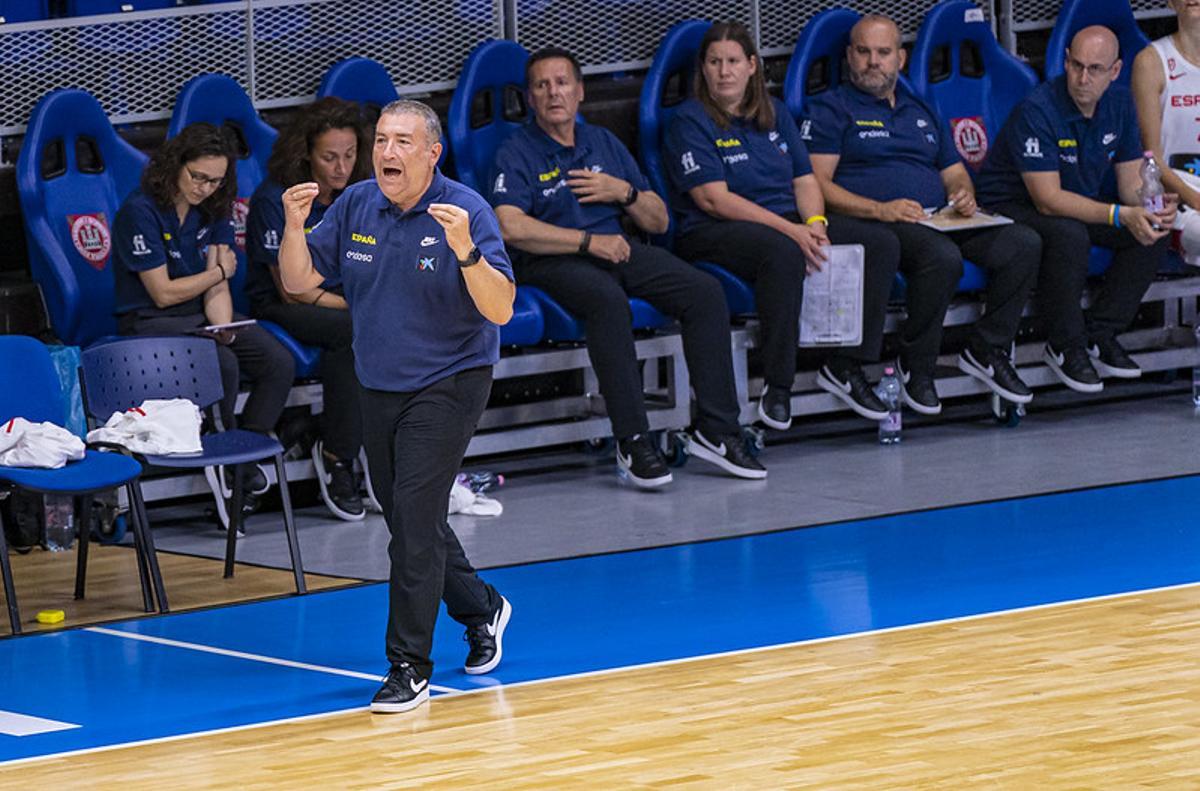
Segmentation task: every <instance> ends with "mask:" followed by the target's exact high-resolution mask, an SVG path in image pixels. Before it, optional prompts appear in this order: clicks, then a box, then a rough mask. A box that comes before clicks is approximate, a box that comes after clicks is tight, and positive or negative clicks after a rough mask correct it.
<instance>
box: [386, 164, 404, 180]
mask: <svg viewBox="0 0 1200 791" xmlns="http://www.w3.org/2000/svg"><path fill="white" fill-rule="evenodd" d="M403 174H404V171H403V170H401V169H400V168H395V167H388V166H387V165H384V167H383V175H384V177H385V178H389V179H394V178H398V177H400V176H401V175H403Z"/></svg>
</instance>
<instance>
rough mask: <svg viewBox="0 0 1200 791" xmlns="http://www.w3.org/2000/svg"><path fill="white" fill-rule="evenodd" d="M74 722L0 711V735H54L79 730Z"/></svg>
mask: <svg viewBox="0 0 1200 791" xmlns="http://www.w3.org/2000/svg"><path fill="white" fill-rule="evenodd" d="M78 727H80V726H79V725H76V724H75V723H73V722H59V721H58V720H48V719H45V718H44V717H32V716H30V715H28V714H18V713H17V712H15V711H0V733H4V734H7V735H9V736H36V735H37V734H39V733H54V732H55V731H69V730H71V729H72V728H78Z"/></svg>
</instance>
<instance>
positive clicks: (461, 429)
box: [361, 367, 500, 678]
mask: <svg viewBox="0 0 1200 791" xmlns="http://www.w3.org/2000/svg"><path fill="white" fill-rule="evenodd" d="M491 387H492V370H491V368H489V367H482V368H470V369H467V370H465V371H460V372H459V373H456V374H452V375H450V376H447V377H446V378H445V379H441V380H439V381H437V382H434V383H433V384H431V385H428V386H427V387H425V388H424V389H422V390H417V391H413V392H404V393H400V392H386V391H383V390H372V389H370V388H366V387H364V388H362V389H361V394H362V415H363V423H364V429H365V430H364V432H363V442H364V447H365V448H366V450H367V461H368V464H369V466H370V468H371V486H372V488H373V489H374V491H375V494H376V495H377V496H378V497H379V504H380V505H381V506H382V507H383V516H384V519H386V520H387V526H388V531H389V532H390V533H391V541H390V542H389V543H388V557H389V558H390V560H391V575H390V576H389V578H388V621H387V633H386V643H387V658H388V661H389V662H391V664H392V665H393V666H395V665H398V664H400V663H401V662H408V663H410V664H412V665H413V666H414V667H416V668H417V670H419V671H420V672H421V674H422V675H423V676H425V677H426V678H429V677H430V675H431V674H432V672H433V660H432V659H431V658H430V654H431V652H432V650H433V627H434V623H435V622H436V621H437V615H438V602H439V601H445V602H446V611H447V612H448V613H449V614H450V617H451V618H453V619H454V620H456V621H458V622H459V623H461V624H464V625H467V626H474V625H477V624H480V623H485V622H486V621H487V620H488V618H489V617H491V614H492V613H493V612H495V611H496V608H497V607H499V605H500V595H499V594H498V593H496V589H495V588H493V587H492V586H491V585H488V584H487V583H485V582H484V581H483V580H481V579H480V578H479V576H478V575H477V574H476V573H475V569H474V568H472V566H471V562H470V561H469V560H467V555H466V553H465V552H464V551H463V548H462V544H460V543H459V541H458V537H457V536H456V535H454V531H453V530H452V529H450V525H449V524H447V522H446V512H447V510H448V509H449V507H450V487H451V485H452V484H453V483H454V477H455V476H456V475H457V474H458V470H459V466H460V465H461V464H462V458H463V454H464V453H465V452H466V450H467V444H468V443H469V442H470V441H471V435H472V434H473V433H474V432H475V424H476V423H478V422H479V416H480V415H481V414H483V408H484V407H485V406H486V405H487V400H488V394H489V393H490V392H491Z"/></svg>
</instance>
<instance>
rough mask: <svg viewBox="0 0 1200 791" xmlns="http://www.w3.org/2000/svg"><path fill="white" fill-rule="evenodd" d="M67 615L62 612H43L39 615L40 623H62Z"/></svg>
mask: <svg viewBox="0 0 1200 791" xmlns="http://www.w3.org/2000/svg"><path fill="white" fill-rule="evenodd" d="M66 617H67V614H66V613H65V612H63V611H62V610H41V611H39V612H38V614H37V622H38V623H62V622H63V621H64V620H65V619H66Z"/></svg>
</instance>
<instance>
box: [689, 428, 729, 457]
mask: <svg viewBox="0 0 1200 791" xmlns="http://www.w3.org/2000/svg"><path fill="white" fill-rule="evenodd" d="M696 437H697V438H698V439H699V440H700V441H701V442H703V443H704V444H705V445H707V446H708V449H709V450H711V451H712V452H713V453H719V454H720V455H722V456H724V455H725V443H724V442H722V443H721V444H720V445H714V444H712V443H711V442H710V441H709V439H708V437H706V436H704V435H703V434H701V433H700V432H698V431H697V432H696Z"/></svg>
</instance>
